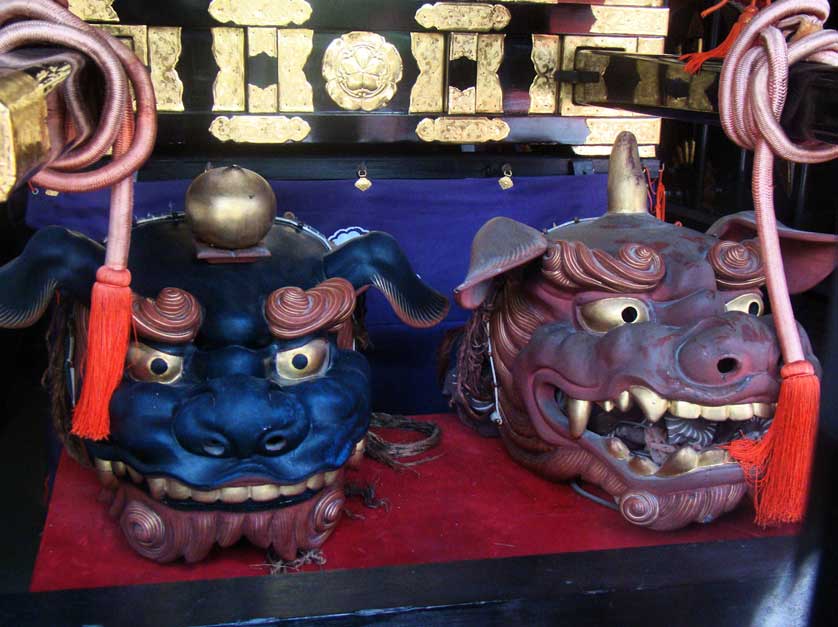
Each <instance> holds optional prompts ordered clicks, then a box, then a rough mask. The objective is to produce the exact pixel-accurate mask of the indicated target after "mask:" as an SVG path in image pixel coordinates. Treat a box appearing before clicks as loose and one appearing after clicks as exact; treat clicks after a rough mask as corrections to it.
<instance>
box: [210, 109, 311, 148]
mask: <svg viewBox="0 0 838 627" xmlns="http://www.w3.org/2000/svg"><path fill="white" fill-rule="evenodd" d="M209 131H210V133H212V136H213V137H215V138H216V139H218V140H220V141H223V142H226V141H232V142H235V143H237V144H284V143H285V142H301V141H303V140H304V139H305V138H306V137H308V134H309V133H310V132H311V126H309V124H308V122H306V121H305V120H304V119H302V118H301V117H297V116H294V117H293V118H288V117H286V116H284V115H233V116H230V117H227V116H219V117H217V118H215V119H214V120H213V121H212V124H210V128H209Z"/></svg>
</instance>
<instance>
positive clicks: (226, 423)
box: [174, 375, 309, 459]
mask: <svg viewBox="0 0 838 627" xmlns="http://www.w3.org/2000/svg"><path fill="white" fill-rule="evenodd" d="M174 430H175V437H176V438H177V440H178V442H179V443H180V444H181V446H183V448H185V449H186V450H188V451H190V452H192V453H194V454H196V455H201V456H204V457H218V458H238V459H245V458H249V457H254V456H263V457H277V456H279V455H285V454H286V453H288V452H290V451H292V450H294V449H295V448H296V447H297V446H299V445H300V443H301V442H302V441H303V440H304V439H305V437H306V435H307V434H308V430H309V421H308V418H307V417H306V412H305V408H304V407H303V406H302V405H301V404H300V403H299V401H297V400H296V399H295V398H294V397H293V396H291V395H290V394H287V393H285V392H282V391H280V390H278V389H276V388H275V387H273V386H272V385H271V384H270V383H269V382H267V381H265V380H264V379H257V378H255V377H249V376H246V375H234V376H231V377H225V378H223V379H213V380H211V381H210V382H209V383H208V384H207V386H206V387H205V388H203V389H202V390H201V391H200V392H199V393H198V394H197V395H194V396H193V397H192V398H191V399H189V400H188V401H186V402H185V403H184V404H183V405H182V406H181V408H180V410H179V411H178V412H177V413H176V415H175V418H174Z"/></svg>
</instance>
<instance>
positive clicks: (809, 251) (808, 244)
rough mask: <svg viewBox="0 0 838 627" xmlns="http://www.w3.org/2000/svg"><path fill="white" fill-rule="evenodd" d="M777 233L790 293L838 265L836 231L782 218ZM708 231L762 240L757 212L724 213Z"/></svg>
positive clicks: (817, 280) (723, 236)
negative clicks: (816, 229) (823, 230)
mask: <svg viewBox="0 0 838 627" xmlns="http://www.w3.org/2000/svg"><path fill="white" fill-rule="evenodd" d="M777 233H778V235H779V237H780V251H781V252H782V255H783V266H784V267H785V270H786V282H787V283H788V286H789V292H790V293H792V294H798V293H800V292H805V291H806V290H808V289H811V288H812V287H814V286H815V285H817V284H818V283H820V282H821V281H822V280H823V279H825V278H826V277H827V276H829V274H830V273H831V272H832V271H833V270H834V269H835V268H836V266H838V237H836V236H835V235H829V234H827V233H812V232H810V231H798V230H796V229H791V228H789V227H787V226H785V225H784V224H781V223H779V222H778V223H777ZM707 234H708V235H713V236H715V237H718V238H719V239H723V240H731V241H734V242H741V241H743V240H747V239H756V240H758V238H757V237H756V235H757V227H756V220H755V219H754V212H753V211H742V212H740V213H734V214H733V215H729V216H724V217H723V218H720V219H719V220H717V221H716V222H715V223H714V224H713V225H712V226H711V227H710V228H709V229H708V230H707Z"/></svg>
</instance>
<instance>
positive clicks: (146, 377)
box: [125, 342, 183, 383]
mask: <svg viewBox="0 0 838 627" xmlns="http://www.w3.org/2000/svg"><path fill="white" fill-rule="evenodd" d="M125 362H126V363H125V372H127V373H128V376H129V377H131V378H132V379H134V380H135V381H143V382H146V383H174V382H175V381H177V380H178V379H180V377H181V375H182V374H183V357H179V356H178V355H170V354H169V353H164V352H162V351H158V350H155V349H153V348H151V347H150V346H146V345H145V344H142V343H141V342H134V343H133V344H131V346H130V348H129V349H128V356H127V358H126V360H125Z"/></svg>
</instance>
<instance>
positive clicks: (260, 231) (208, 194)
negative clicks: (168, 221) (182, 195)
mask: <svg viewBox="0 0 838 627" xmlns="http://www.w3.org/2000/svg"><path fill="white" fill-rule="evenodd" d="M185 210H186V217H187V219H188V220H189V224H190V226H191V228H192V232H193V233H194V235H195V238H196V239H198V240H200V241H201V242H204V243H206V244H209V245H211V246H216V247H218V248H226V249H228V250H237V249H242V248H249V247H251V246H256V245H257V244H258V243H259V242H260V241H261V240H262V238H263V237H265V235H266V234H267V233H268V231H269V230H270V229H271V226H272V225H273V221H274V218H275V217H276V196H275V195H274V192H273V190H272V189H271V186H270V184H269V183H268V182H267V181H266V180H265V179H264V178H262V177H261V176H259V175H258V174H257V173H256V172H253V171H251V170H247V169H245V168H241V167H239V166H237V165H232V166H228V167H223V168H212V169H209V170H207V171H206V172H204V173H203V174H201V175H200V176H198V177H197V178H196V179H195V180H194V181H192V184H191V185H190V186H189V189H188V190H186V204H185Z"/></svg>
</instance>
